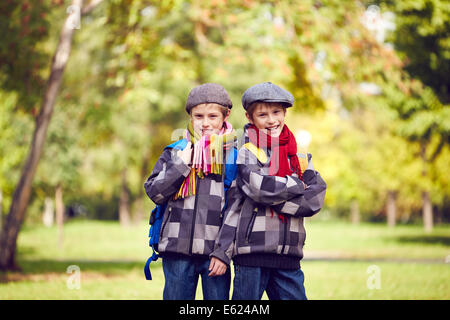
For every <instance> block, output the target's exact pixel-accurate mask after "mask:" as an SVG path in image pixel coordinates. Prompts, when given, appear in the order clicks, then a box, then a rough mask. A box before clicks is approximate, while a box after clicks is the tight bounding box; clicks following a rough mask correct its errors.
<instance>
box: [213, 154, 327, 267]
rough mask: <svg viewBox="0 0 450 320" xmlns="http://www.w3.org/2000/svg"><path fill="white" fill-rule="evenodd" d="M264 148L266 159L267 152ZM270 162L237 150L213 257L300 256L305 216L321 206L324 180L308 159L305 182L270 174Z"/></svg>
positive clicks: (223, 258)
mask: <svg viewBox="0 0 450 320" xmlns="http://www.w3.org/2000/svg"><path fill="white" fill-rule="evenodd" d="M265 152H266V154H267V155H268V158H270V150H265ZM269 162H270V160H268V161H267V163H265V164H264V163H261V162H259V161H258V159H257V158H256V156H255V155H254V154H253V153H252V152H251V151H249V150H248V149H247V148H245V147H241V149H240V150H239V154H238V158H237V165H238V177H237V179H236V180H235V181H234V182H233V184H232V185H231V188H230V190H229V191H228V195H227V202H228V204H229V205H228V207H227V209H226V210H225V213H224V215H225V220H224V225H223V227H222V228H221V231H220V234H219V239H218V241H217V242H216V246H215V250H214V252H213V253H212V254H211V256H214V257H217V258H219V259H220V260H222V261H224V262H226V263H228V264H229V263H230V260H231V258H232V257H233V256H236V255H245V254H253V253H255V254H259V253H265V254H267V253H268V254H271V253H273V254H278V255H286V256H293V257H297V258H298V259H301V258H302V257H303V245H304V242H305V237H306V232H305V228H304V226H303V218H304V217H309V216H312V215H314V214H316V213H317V212H319V211H320V209H321V208H322V205H323V202H324V198H325V191H326V183H325V181H324V180H323V179H322V177H321V176H320V174H319V173H318V172H317V171H315V170H314V168H313V166H312V160H311V157H309V166H308V169H307V170H305V172H304V174H303V180H304V182H305V183H303V182H302V181H301V180H300V179H299V178H298V176H297V175H296V174H293V175H291V176H287V177H285V178H283V177H278V176H269V175H268V173H269ZM305 184H306V187H305ZM271 208H272V209H273V211H274V212H275V214H273V213H272V211H271ZM278 214H282V215H283V218H284V217H287V219H284V221H283V220H281V219H279V217H278ZM286 221H287V223H286Z"/></svg>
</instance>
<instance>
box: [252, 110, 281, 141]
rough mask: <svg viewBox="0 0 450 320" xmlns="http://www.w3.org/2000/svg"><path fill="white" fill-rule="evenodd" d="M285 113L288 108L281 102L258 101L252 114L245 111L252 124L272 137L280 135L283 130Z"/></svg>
mask: <svg viewBox="0 0 450 320" xmlns="http://www.w3.org/2000/svg"><path fill="white" fill-rule="evenodd" d="M285 115H286V108H284V107H283V105H282V104H279V103H258V104H257V105H256V107H255V108H254V109H253V111H251V114H249V113H248V112H246V113H245V116H246V117H247V119H248V120H249V121H250V123H251V124H254V125H255V126H256V127H257V128H258V129H260V130H262V131H263V132H264V133H266V134H268V135H270V136H272V137H278V136H279V135H280V133H281V131H282V130H283V127H284V117H285Z"/></svg>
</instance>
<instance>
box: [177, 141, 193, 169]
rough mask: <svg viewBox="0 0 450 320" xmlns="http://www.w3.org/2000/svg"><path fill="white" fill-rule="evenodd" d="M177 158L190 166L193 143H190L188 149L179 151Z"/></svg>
mask: <svg viewBox="0 0 450 320" xmlns="http://www.w3.org/2000/svg"><path fill="white" fill-rule="evenodd" d="M177 156H178V157H180V158H181V160H183V162H184V163H185V164H187V165H189V164H190V163H191V157H192V143H191V142H190V141H188V143H187V145H186V148H184V149H183V150H178V151H177Z"/></svg>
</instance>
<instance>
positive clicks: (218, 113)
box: [190, 103, 230, 136]
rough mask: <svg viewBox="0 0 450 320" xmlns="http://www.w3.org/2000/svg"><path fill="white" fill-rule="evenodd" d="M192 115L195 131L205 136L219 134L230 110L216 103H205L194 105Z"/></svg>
mask: <svg viewBox="0 0 450 320" xmlns="http://www.w3.org/2000/svg"><path fill="white" fill-rule="evenodd" d="M190 115H191V121H192V125H193V126H194V130H195V132H197V133H198V134H199V135H201V136H205V135H212V134H219V132H220V129H222V127H223V123H224V122H225V121H226V120H227V119H228V116H229V115H230V110H229V109H228V108H226V107H223V106H221V105H219V104H216V103H208V104H206V103H203V104H199V105H197V106H195V107H193V108H192V110H191V114H190Z"/></svg>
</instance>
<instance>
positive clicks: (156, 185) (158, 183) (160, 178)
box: [144, 149, 191, 204]
mask: <svg viewBox="0 0 450 320" xmlns="http://www.w3.org/2000/svg"><path fill="white" fill-rule="evenodd" d="M190 171H191V169H190V167H189V166H188V165H186V164H185V163H184V162H183V160H181V158H180V157H178V156H177V154H176V150H174V149H165V150H164V152H163V154H162V155H161V156H160V157H159V159H158V161H157V162H156V164H155V167H154V168H153V171H152V173H151V175H150V177H148V179H147V181H146V182H145V183H144V187H145V192H146V193H147V195H148V197H149V198H150V199H151V200H152V201H153V202H154V203H156V204H163V203H164V202H167V201H168V200H169V199H170V197H172V196H173V195H174V194H175V193H176V192H177V191H178V190H179V189H180V187H181V184H182V183H183V181H184V180H185V179H186V177H187V176H188V175H189V173H190Z"/></svg>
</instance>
